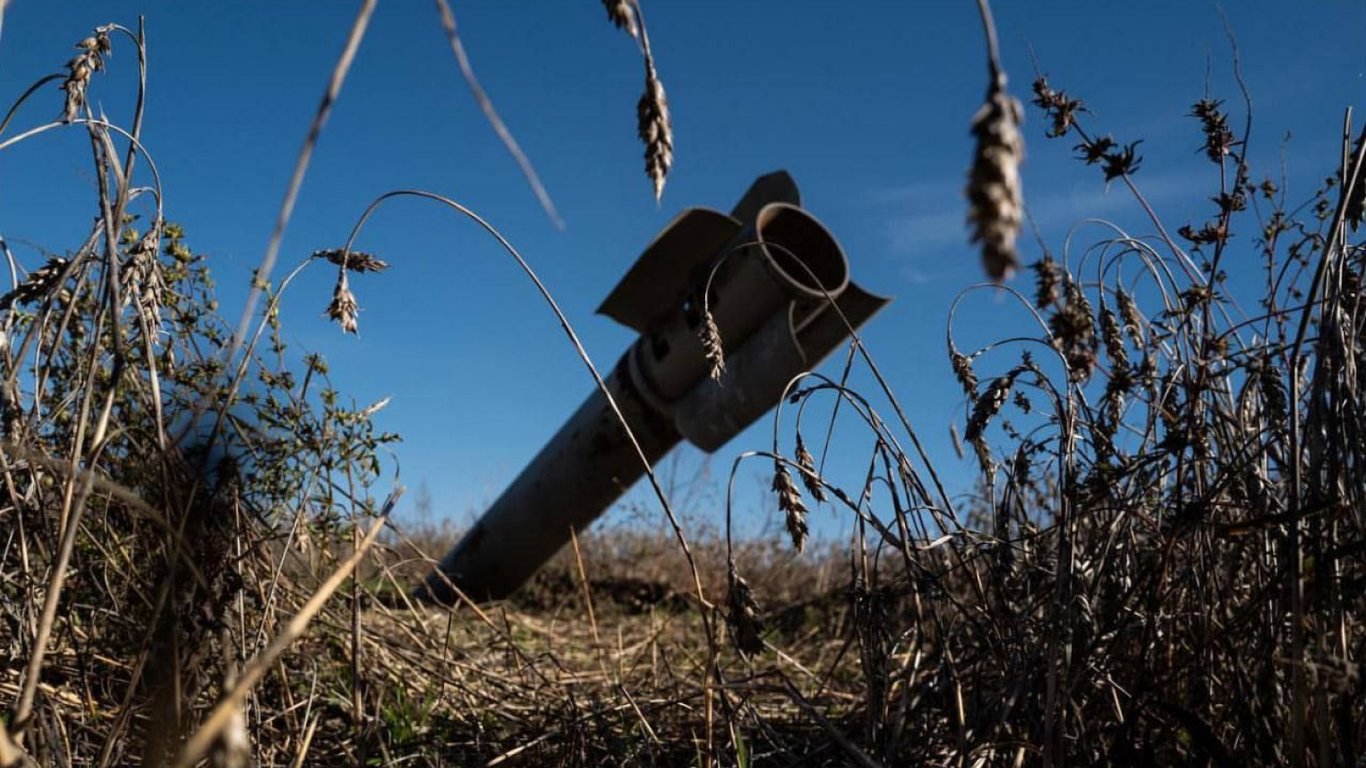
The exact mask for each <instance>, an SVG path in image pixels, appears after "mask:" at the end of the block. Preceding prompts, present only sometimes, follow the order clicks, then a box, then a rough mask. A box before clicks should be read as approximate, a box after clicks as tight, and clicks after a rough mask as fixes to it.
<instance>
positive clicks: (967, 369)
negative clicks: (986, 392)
mask: <svg viewBox="0 0 1366 768" xmlns="http://www.w3.org/2000/svg"><path fill="white" fill-rule="evenodd" d="M949 362H950V363H951V364H952V365H953V375H954V378H956V379H958V385H959V386H960V387H962V388H963V394H965V395H967V396H968V399H969V400H976V399H977V374H976V373H975V372H974V371H973V370H972V358H970V357H968V356H967V355H965V354H963V353H962V352H959V351H958V348H957V347H955V346H954V345H953V341H952V340H950V341H949Z"/></svg>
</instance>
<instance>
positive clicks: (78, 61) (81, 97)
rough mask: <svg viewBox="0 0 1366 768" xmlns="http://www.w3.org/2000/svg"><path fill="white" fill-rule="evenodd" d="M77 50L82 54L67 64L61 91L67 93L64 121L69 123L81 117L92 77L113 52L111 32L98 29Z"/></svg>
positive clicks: (79, 44)
mask: <svg viewBox="0 0 1366 768" xmlns="http://www.w3.org/2000/svg"><path fill="white" fill-rule="evenodd" d="M76 49H77V50H78V51H80V53H78V54H76V57H75V58H74V59H72V60H71V61H69V62H67V64H66V67H67V70H68V72H67V75H66V81H65V82H63V83H62V85H61V89H62V90H63V91H66V107H65V109H63V111H62V119H63V120H64V121H66V122H68V123H69V122H71V121H72V120H75V119H76V118H78V117H80V114H81V109H82V108H84V107H85V104H86V98H85V92H86V88H87V86H89V85H90V76H91V75H93V74H95V73H96V72H98V71H100V70H102V69H104V54H106V53H109V52H110V51H111V50H113V45H112V44H111V43H110V40H109V30H107V29H104V28H100V29H96V30H95V34H94V35H92V36H90V37H87V38H85V39H84V40H82V41H80V42H79V43H76Z"/></svg>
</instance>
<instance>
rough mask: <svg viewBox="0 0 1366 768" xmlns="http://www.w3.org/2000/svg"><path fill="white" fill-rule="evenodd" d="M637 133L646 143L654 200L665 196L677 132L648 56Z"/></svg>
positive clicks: (651, 58)
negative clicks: (665, 184) (665, 185)
mask: <svg viewBox="0 0 1366 768" xmlns="http://www.w3.org/2000/svg"><path fill="white" fill-rule="evenodd" d="M636 117H637V129H636V130H637V131H638V133H639V134H640V140H641V141H642V142H644V143H645V175H646V176H649V177H650V181H651V182H653V183H654V187H655V200H656V201H658V200H659V199H660V198H661V197H662V196H663V195H664V180H665V178H666V177H667V176H668V175H669V168H670V167H672V166H673V163H674V132H673V124H672V123H671V122H670V120H669V101H668V99H667V98H665V96H664V84H663V83H661V82H660V81H659V74H658V73H657V72H655V62H654V58H653V57H651V56H650V54H649V53H648V52H647V53H646V54H645V93H644V94H642V95H641V97H640V102H639V103H638V104H637V105H636Z"/></svg>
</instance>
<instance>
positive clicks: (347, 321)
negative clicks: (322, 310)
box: [327, 272, 360, 333]
mask: <svg viewBox="0 0 1366 768" xmlns="http://www.w3.org/2000/svg"><path fill="white" fill-rule="evenodd" d="M359 311H360V305H358V304H357V303H356V296H355V294H353V293H351V286H350V285H348V284H347V282H346V272H342V273H341V276H340V277H338V278H337V287H336V288H334V289H333V290H332V302H331V303H330V304H328V305H327V316H328V317H330V318H332V319H333V320H336V321H337V322H338V323H339V324H340V325H341V327H342V330H343V331H345V332H346V333H356V332H357V329H358V325H357V319H358V318H357V313H358V312H359Z"/></svg>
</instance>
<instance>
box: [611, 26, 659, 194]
mask: <svg viewBox="0 0 1366 768" xmlns="http://www.w3.org/2000/svg"><path fill="white" fill-rule="evenodd" d="M603 6H604V7H605V8H606V9H607V18H608V20H609V21H611V22H612V24H613V25H615V26H616V27H617V28H618V29H622V30H625V31H626V33H627V34H629V35H630V36H631V37H632V38H633V39H635V41H636V42H637V43H638V44H639V46H640V53H641V57H642V59H643V60H644V63H645V91H644V93H642V94H641V96H640V100H639V101H638V102H637V103H636V133H637V134H638V135H639V136H640V140H641V142H642V143H643V144H644V145H645V175H646V176H648V177H649V179H650V183H651V184H652V185H653V186H654V193H655V201H656V202H658V201H659V200H660V199H661V198H662V196H663V195H664V182H665V180H666V179H667V178H668V176H669V169H670V168H672V167H673V162H674V134H673V122H672V121H671V120H670V118H669V100H668V98H667V97H666V96H665V95H664V83H663V82H661V81H660V79H659V72H658V71H656V69H655V57H654V52H653V51H652V50H651V48H650V34H649V32H648V31H646V29H645V16H644V14H643V12H642V11H641V8H640V0H603Z"/></svg>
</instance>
